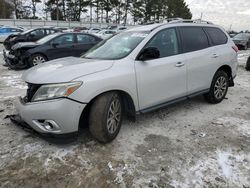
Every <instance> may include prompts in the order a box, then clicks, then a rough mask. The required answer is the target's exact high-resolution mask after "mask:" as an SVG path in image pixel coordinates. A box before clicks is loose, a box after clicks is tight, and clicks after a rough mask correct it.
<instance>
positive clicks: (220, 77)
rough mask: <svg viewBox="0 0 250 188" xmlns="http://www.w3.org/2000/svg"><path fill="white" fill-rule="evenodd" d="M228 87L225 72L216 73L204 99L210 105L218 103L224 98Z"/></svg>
mask: <svg viewBox="0 0 250 188" xmlns="http://www.w3.org/2000/svg"><path fill="white" fill-rule="evenodd" d="M228 86H229V78H228V75H227V73H226V72H224V71H217V72H216V73H215V75H214V78H213V80H212V84H211V87H210V91H209V93H207V94H205V98H206V100H207V101H208V102H210V103H212V104H217V103H220V102H221V101H222V100H223V99H224V98H225V96H226V94H227V91H228Z"/></svg>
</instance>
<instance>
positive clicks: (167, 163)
mask: <svg viewBox="0 0 250 188" xmlns="http://www.w3.org/2000/svg"><path fill="white" fill-rule="evenodd" d="M1 48H2V46H1V47H0V51H1ZM249 55H250V50H248V51H244V52H240V54H239V62H240V66H239V71H238V77H237V78H236V84H235V87H233V88H230V89H229V92H228V95H227V99H226V100H224V101H223V102H222V103H220V104H218V105H211V104H208V103H206V102H205V101H204V100H203V98H202V97H196V98H193V99H191V100H188V101H185V102H182V103H178V104H175V105H173V106H171V107H168V108H166V109H163V110H158V111H155V112H152V113H149V114H146V115H142V116H140V117H139V118H138V119H137V121H136V122H131V121H129V120H125V122H124V124H123V126H122V129H121V131H120V133H119V135H118V137H117V139H116V140H114V141H113V142H112V143H110V144H107V145H102V144H99V143H98V142H96V141H95V140H93V139H92V137H91V136H90V134H89V132H88V130H87V129H84V130H83V131H82V132H81V133H80V135H79V136H78V137H77V139H76V140H75V141H73V142H70V143H55V142H52V141H51V140H48V139H46V138H40V137H38V136H37V135H35V134H33V133H29V132H27V131H25V130H23V129H21V128H20V127H18V126H15V125H14V124H13V123H11V122H10V121H9V119H4V117H5V116H6V115H8V114H12V113H14V112H15V111H14V107H13V101H14V99H15V97H16V96H18V95H24V94H25V88H26V86H25V84H24V83H23V82H22V80H21V73H22V72H23V71H12V70H8V69H7V68H6V67H3V66H0V187H32V188H35V187H55V188H56V187H70V188H72V187H136V188H137V187H177V188H178V187H180V188H185V187H197V188H199V187H229V188H237V187H241V188H242V187H250V72H247V71H245V69H244V65H245V62H246V59H247V57H248V56H249ZM0 59H2V55H1V54H0ZM1 63H2V60H0V64H1Z"/></svg>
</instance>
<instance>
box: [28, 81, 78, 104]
mask: <svg viewBox="0 0 250 188" xmlns="http://www.w3.org/2000/svg"><path fill="white" fill-rule="evenodd" d="M81 85H82V82H69V83H63V84H47V85H42V86H41V87H40V88H39V89H38V90H37V92H36V93H35V95H34V96H33V97H32V99H31V101H32V102H35V101H41V100H48V99H56V98H61V97H68V96H69V95H71V94H72V93H73V92H74V91H75V90H77V89H78V88H79V87H80V86H81Z"/></svg>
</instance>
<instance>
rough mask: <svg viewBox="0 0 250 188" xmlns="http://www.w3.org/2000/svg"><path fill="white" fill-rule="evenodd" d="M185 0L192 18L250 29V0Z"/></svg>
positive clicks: (227, 26) (235, 27) (41, 5)
mask: <svg viewBox="0 0 250 188" xmlns="http://www.w3.org/2000/svg"><path fill="white" fill-rule="evenodd" d="M185 1H186V3H187V4H188V6H189V8H190V9H191V12H192V14H193V19H197V18H200V16H201V13H203V20H207V21H211V22H213V23H215V24H218V25H221V26H223V27H224V28H225V29H226V30H228V29H229V28H230V25H232V29H233V30H236V31H241V30H250V0H185ZM42 2H44V0H42ZM37 8H38V14H39V13H40V14H39V16H42V9H43V8H44V4H39V5H38V7H37ZM43 16H44V15H43Z"/></svg>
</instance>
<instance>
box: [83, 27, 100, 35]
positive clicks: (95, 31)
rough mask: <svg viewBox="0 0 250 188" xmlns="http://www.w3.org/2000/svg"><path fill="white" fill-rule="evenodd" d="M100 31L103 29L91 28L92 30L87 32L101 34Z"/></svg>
mask: <svg viewBox="0 0 250 188" xmlns="http://www.w3.org/2000/svg"><path fill="white" fill-rule="evenodd" d="M100 31H101V29H99V28H91V29H89V30H87V31H86V33H90V34H95V33H99V32H100Z"/></svg>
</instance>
